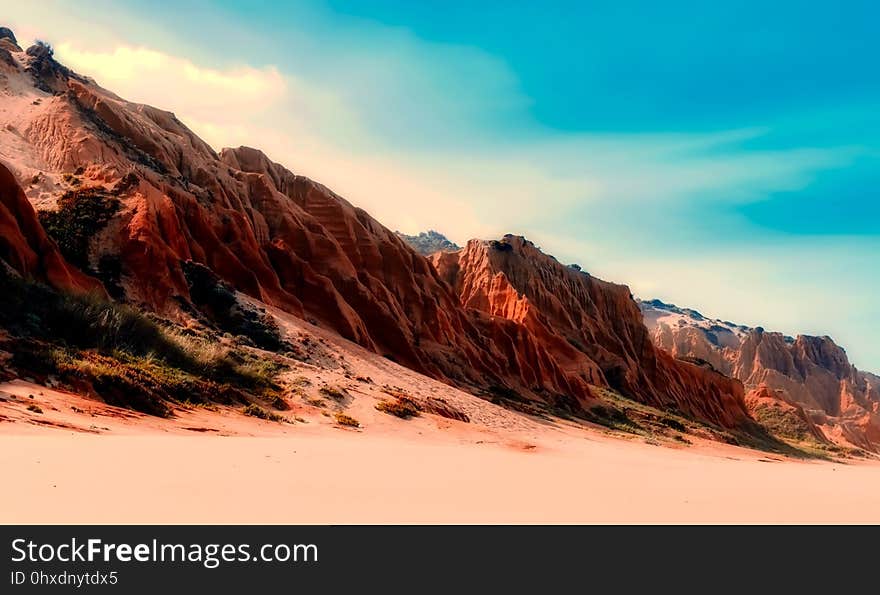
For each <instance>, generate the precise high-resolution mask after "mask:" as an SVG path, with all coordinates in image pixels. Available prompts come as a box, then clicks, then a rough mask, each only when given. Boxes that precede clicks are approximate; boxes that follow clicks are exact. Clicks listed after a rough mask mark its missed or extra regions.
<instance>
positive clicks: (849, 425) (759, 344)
mask: <svg viewBox="0 0 880 595" xmlns="http://www.w3.org/2000/svg"><path fill="white" fill-rule="evenodd" d="M639 305H640V307H641V310H642V315H643V317H644V321H645V324H646V326H647V328H648V329H649V331H650V333H651V338H652V340H653V341H654V343H655V344H656V345H657V346H658V347H660V348H661V349H664V350H666V351H668V352H669V353H671V354H672V355H673V356H674V357H677V358H687V359H690V360H698V361H703V362H706V363H707V364H708V365H711V366H712V367H713V368H714V369H716V370H718V371H720V372H722V373H723V374H726V375H728V376H731V377H733V378H737V379H739V380H741V381H742V382H743V384H744V385H745V387H746V389H747V390H749V391H750V395H751V398H750V397H749V396H747V398H746V400H747V402H748V401H750V402H752V404H753V405H752V406H751V407H750V408H751V410H752V413H753V414H756V413H758V412H756V410H755V405H756V404H762V405H765V406H766V405H767V404H768V403H769V402H770V401H769V400H770V399H773V400H776V401H778V402H782V403H784V404H786V408H785V410H786V411H789V412H793V414H794V415H795V416H797V417H798V418H800V419H801V420H803V421H804V422H805V424H806V425H808V426H814V427H815V428H816V429H817V430H818V431H819V432H820V433H821V436H822V437H823V438H824V439H826V440H828V441H831V442H836V443H843V444H851V445H855V446H858V447H860V448H866V449H869V450H877V449H878V448H880V382H878V380H880V379H878V377H877V376H875V375H873V374H870V373H866V372H862V371H860V370H858V369H857V368H856V367H855V366H853V365H852V364H850V362H849V359H848V357H847V355H846V352H845V351H844V350H843V349H842V348H841V347H840V346H838V345H837V344H836V343H835V342H834V341H833V340H832V339H831V338H830V337H812V336H806V335H799V336H797V337H788V336H785V335H783V334H781V333H774V332H768V331H765V330H764V329H763V328H761V327H756V328H749V327H747V326H743V325H736V324H733V323H731V322H727V321H722V320H713V319H709V318H706V317H705V316H703V315H702V314H700V313H699V312H696V311H695V310H689V309H685V308H678V307H676V306H673V305H670V304H664V303H663V302H661V301H659V300H650V301H641V302H639ZM755 416H756V417H760V416H759V415H755Z"/></svg>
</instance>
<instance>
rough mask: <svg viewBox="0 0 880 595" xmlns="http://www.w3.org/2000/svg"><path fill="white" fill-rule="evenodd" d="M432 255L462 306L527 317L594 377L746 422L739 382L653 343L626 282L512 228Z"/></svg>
mask: <svg viewBox="0 0 880 595" xmlns="http://www.w3.org/2000/svg"><path fill="white" fill-rule="evenodd" d="M432 262H433V263H434V266H435V267H436V268H437V270H438V271H439V273H440V275H441V277H442V278H443V279H444V280H445V281H446V282H447V283H448V284H449V285H450V286H451V287H453V288H454V290H455V293H456V294H457V295H458V297H459V300H460V301H461V304H462V306H464V307H465V308H466V309H468V310H478V311H481V312H485V313H486V314H488V315H490V316H492V317H493V318H500V319H505V320H509V321H512V322H515V323H517V324H520V325H522V326H523V327H525V328H526V329H528V330H529V331H530V332H531V334H532V335H533V336H536V337H539V338H540V341H541V343H542V344H543V345H545V346H547V348H548V349H550V350H551V352H552V353H553V355H554V358H555V359H556V361H558V362H560V363H561V364H562V366H563V367H564V369H566V370H569V371H571V372H573V373H575V374H577V375H579V376H581V377H582V378H584V379H585V380H586V381H587V382H589V383H590V384H592V385H596V386H601V387H610V388H612V389H614V390H615V391H617V392H619V393H621V394H623V395H624V396H627V397H630V398H632V399H635V400H638V401H641V402H643V403H647V404H650V405H654V406H656V407H660V408H663V409H671V410H677V411H681V412H683V413H685V414H687V415H690V416H693V417H697V418H700V419H705V420H709V421H712V422H714V423H717V424H719V425H721V426H723V427H739V426H743V425H745V424H746V423H747V422H748V414H747V413H746V409H745V404H744V401H743V392H742V386H741V385H740V384H739V382H736V381H732V380H730V379H729V378H726V377H725V376H723V375H721V374H719V373H716V372H714V371H712V370H708V369H706V368H703V367H700V366H697V365H693V364H690V363H687V362H680V361H676V360H675V359H673V358H672V357H670V356H669V355H668V354H666V353H665V352H663V351H661V350H658V349H656V348H655V347H654V345H653V344H652V343H651V340H650V337H649V336H648V333H647V330H646V328H645V326H644V324H643V323H642V319H641V314H640V312H639V308H638V306H637V304H636V302H635V301H634V300H633V297H632V295H631V294H630V291H629V288H628V287H626V286H625V285H617V284H614V283H609V282H607V281H602V280H601V279H597V278H595V277H593V276H592V275H590V274H588V273H586V272H583V271H580V270H577V269H575V268H572V267H569V266H564V265H562V264H560V263H559V262H558V261H557V260H556V259H555V258H553V257H552V256H548V255H546V254H544V253H543V252H541V251H540V249H538V248H537V247H536V246H535V245H534V244H533V243H532V242H530V241H528V240H526V239H525V238H522V237H519V236H512V235H507V236H504V237H503V238H502V239H501V240H497V241H496V240H492V241H481V240H471V241H470V242H468V244H467V246H465V247H464V248H463V249H462V250H460V251H458V252H446V253H438V254H435V255H433V256H432ZM510 357H517V358H523V359H526V358H529V354H528V353H516V354H514V353H511V354H510Z"/></svg>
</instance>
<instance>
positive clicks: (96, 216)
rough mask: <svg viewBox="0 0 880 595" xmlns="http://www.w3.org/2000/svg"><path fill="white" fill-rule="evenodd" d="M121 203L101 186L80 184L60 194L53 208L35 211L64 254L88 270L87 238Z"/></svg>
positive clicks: (101, 226)
mask: <svg viewBox="0 0 880 595" xmlns="http://www.w3.org/2000/svg"><path fill="white" fill-rule="evenodd" d="M120 206H121V203H120V202H119V199H118V198H116V197H114V196H111V195H110V194H108V193H107V192H106V191H105V190H104V189H103V188H82V189H78V190H71V191H69V192H66V193H65V194H64V195H62V196H61V198H59V199H58V208H57V209H56V210H54V211H49V210H40V211H38V213H37V215H38V217H39V219H40V223H42V224H43V227H44V228H45V230H46V233H48V234H49V236H50V237H51V238H52V239H53V240H55V243H56V244H58V247H59V248H60V249H61V253H62V254H63V255H64V257H65V258H66V259H67V260H68V261H70V262H71V263H73V264H74V265H76V266H77V267H79V268H80V269H82V270H86V271H87V270H89V242H90V240H91V239H92V238H93V237H94V236H95V234H97V233H98V232H99V231H101V230H102V229H104V227H105V226H106V225H107V223H108V222H109V221H110V219H111V218H112V217H113V215H115V214H116V213H117V212H118V211H119V209H120Z"/></svg>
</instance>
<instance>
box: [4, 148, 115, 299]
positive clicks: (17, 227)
mask: <svg viewBox="0 0 880 595" xmlns="http://www.w3.org/2000/svg"><path fill="white" fill-rule="evenodd" d="M0 265H3V266H4V267H6V268H7V269H11V270H12V271H14V272H15V273H16V274H18V275H21V276H22V277H24V278H26V279H31V280H36V281H41V282H44V283H48V284H49V285H52V286H53V287H55V288H57V289H62V290H65V291H73V292H98V293H103V287H102V285H101V283H100V282H99V281H97V280H96V279H93V278H91V277H88V276H86V275H84V274H83V273H82V272H80V271H78V270H77V269H76V268H74V267H73V266H71V265H70V264H68V263H67V262H66V261H65V259H64V257H63V256H62V255H61V252H60V251H59V250H58V246H57V245H56V244H55V242H53V241H52V240H50V239H49V237H48V236H47V235H46V232H45V231H44V230H43V227H42V226H41V225H40V222H39V221H38V220H37V215H36V213H35V212H34V208H33V207H32V206H31V204H30V203H29V202H28V200H27V197H25V195H24V192H23V191H22V189H21V188H20V187H19V185H18V183H17V182H16V180H15V177H14V176H13V175H12V173H11V172H10V171H9V169H7V168H6V166H4V165H2V164H0Z"/></svg>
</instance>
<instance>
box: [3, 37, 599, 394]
mask: <svg viewBox="0 0 880 595" xmlns="http://www.w3.org/2000/svg"><path fill="white" fill-rule="evenodd" d="M4 51H6V53H7V54H8V55H9V56H10V60H9V61H7V62H4V63H2V64H0V75H2V77H0V95H2V105H3V107H4V109H3V110H2V111H0V156H2V158H3V159H5V160H6V161H7V162H9V163H10V167H11V168H13V169H14V170H15V173H16V175H17V176H18V178H19V179H20V180H24V181H25V182H26V183H25V184H24V188H25V192H26V193H27V197H28V199H29V200H30V203H31V204H33V205H34V206H36V207H37V209H39V210H41V211H44V212H46V213H51V212H59V209H62V208H70V209H71V212H79V211H77V210H76V208H75V207H76V206H77V205H80V204H85V202H88V204H90V205H92V208H93V209H99V210H100V209H103V210H102V211H101V212H104V213H107V214H108V215H107V220H106V221H102V223H101V225H100V226H98V227H96V228H95V229H90V230H89V233H88V234H85V235H86V237H80V236H82V235H83V234H81V233H79V232H80V231H81V230H80V229H79V228H78V227H76V226H72V227H71V228H70V229H67V228H64V229H63V231H64V232H65V233H67V234H69V235H72V236H73V237H72V239H71V242H70V245H71V246H79V245H82V246H84V248H83V250H82V253H79V254H72V255H71V256H72V257H76V258H77V260H78V261H80V262H81V266H82V268H83V269H84V270H85V272H87V273H89V274H91V275H94V276H96V277H98V278H100V279H102V280H104V281H105V284H106V285H107V286H108V289H109V288H111V287H112V291H111V293H113V294H114V295H116V296H117V297H119V299H124V300H125V301H128V302H131V303H135V304H139V305H140V306H142V307H145V308H147V309H150V310H154V311H156V312H159V313H161V314H163V315H165V316H169V317H184V318H185V317H186V316H188V315H189V313H191V312H193V310H194V305H193V303H192V299H191V296H190V287H189V282H190V280H188V279H187V276H186V273H185V271H186V270H187V267H186V266H185V263H187V262H188V261H192V262H196V263H200V264H203V265H205V266H207V267H208V268H210V269H211V270H212V271H213V272H214V273H216V274H217V275H218V276H219V277H220V278H221V279H222V280H224V281H225V282H227V283H229V284H230V285H231V286H232V287H234V288H235V289H236V290H238V291H240V292H242V293H245V294H247V295H249V296H252V297H254V298H257V299H259V300H261V301H263V302H265V303H267V304H270V305H272V306H275V307H278V308H281V309H283V310H285V311H287V312H290V313H292V314H295V315H297V316H301V317H303V318H305V319H307V320H310V321H313V322H315V323H317V324H319V325H321V326H324V327H327V328H331V329H333V330H334V331H336V332H337V333H339V334H340V335H341V336H343V337H345V338H347V339H350V340H352V341H355V342H357V343H359V344H361V345H363V346H365V347H367V348H369V349H371V350H373V351H375V352H377V353H380V354H383V355H386V356H387V357H389V358H392V359H394V360H396V361H398V362H400V363H402V364H404V365H406V366H408V367H410V368H412V369H414V370H417V371H419V372H422V373H424V374H427V375H430V376H432V377H435V378H438V379H442V380H445V381H447V382H450V383H453V384H456V385H459V386H462V387H465V388H468V389H470V390H473V391H474V392H477V393H481V394H482V393H497V392H501V393H508V392H509V391H513V392H515V393H516V394H519V395H521V396H523V397H524V398H528V399H537V400H543V401H546V402H548V403H552V404H554V405H558V406H561V407H564V408H567V409H570V410H578V409H579V408H582V407H585V406H587V405H588V404H589V403H590V402H591V400H592V399H591V393H590V388H589V382H588V381H587V380H586V379H585V378H584V377H582V376H581V375H580V374H578V373H575V372H574V371H572V370H570V369H569V368H567V367H566V366H564V365H561V364H560V362H559V361H558V360H557V359H556V357H555V356H554V353H553V350H552V349H551V348H548V346H546V345H544V344H543V343H542V342H541V339H540V338H539V337H536V336H535V335H534V334H532V333H531V332H530V331H529V330H528V328H526V327H525V326H524V325H522V324H520V323H519V322H517V321H515V320H509V319H502V318H493V317H491V316H488V315H486V314H484V313H482V312H479V311H476V310H466V309H464V308H462V307H461V305H460V303H459V300H458V298H457V296H456V295H454V294H453V293H452V292H451V290H450V288H449V287H448V286H447V285H446V283H444V282H443V281H442V280H441V279H440V278H439V276H438V274H437V272H436V271H435V269H434V268H433V267H432V266H431V265H430V264H429V263H428V261H427V260H426V259H425V258H423V257H422V256H420V255H418V254H416V253H415V252H414V251H413V250H412V249H411V248H410V247H409V246H407V245H406V243H405V242H403V241H402V240H401V239H400V238H398V237H397V236H396V235H395V234H394V233H393V232H391V231H389V230H388V229H386V228H385V227H383V226H382V225H381V224H379V223H378V222H377V221H376V220H375V219H373V218H372V217H370V215H369V214H367V213H366V212H365V211H363V210H361V209H358V208H356V207H354V206H352V205H351V204H349V203H348V202H347V201H346V200H344V199H343V198H341V197H340V196H338V195H336V194H335V193H333V192H332V191H330V190H329V189H327V188H326V187H324V186H322V185H321V184H318V183H316V182H314V181H312V180H309V179H308V178H305V177H302V176H298V175H295V174H293V173H291V172H289V171H287V170H286V169H284V168H283V167H281V166H280V165H278V164H276V163H273V162H272V161H271V160H269V159H268V158H267V157H266V156H265V155H264V154H263V153H261V152H260V151H258V150H255V149H250V148H245V147H240V148H238V149H225V150H223V151H221V153H219V154H217V153H216V152H215V151H214V150H213V149H212V148H211V147H209V146H208V145H207V144H206V143H204V142H203V141H202V140H201V139H199V138H198V137H197V136H196V135H195V134H193V133H192V132H191V131H190V130H189V129H187V128H186V127H185V126H184V125H183V124H182V123H181V122H180V121H179V120H178V119H177V118H176V117H175V116H174V115H173V114H171V113H169V112H165V111H162V110H158V109H156V108H153V107H150V106H145V105H138V104H133V103H130V102H127V101H125V100H123V99H121V98H119V97H117V96H116V95H114V94H112V93H110V92H109V91H106V90H104V89H102V88H100V87H99V86H98V85H97V84H96V83H95V82H94V81H92V80H90V79H87V78H84V77H81V76H79V75H77V74H76V73H73V72H71V71H69V70H68V69H66V68H64V67H63V66H62V65H60V64H58V63H57V62H56V61H55V60H54V59H53V57H52V56H51V54H50V53H49V52H47V50H46V48H42V47H35V48H29V50H28V51H27V52H22V51H21V50H20V48H17V47H11V45H10V44H7V47H6V48H5V50H4ZM65 196H66V197H68V199H67V202H63V201H62V202H59V199H61V198H62V197H65ZM64 205H66V206H64ZM111 206H112V208H110V207H111ZM105 207H106V208H105ZM59 225H60V226H61V227H64V226H63V221H61V223H60V224H59ZM78 233H79V236H78V235H77V234H78ZM19 243H20V242H19ZM47 254H48V253H47ZM42 257H44V258H45V257H46V254H43V255H42ZM10 258H12V257H10ZM29 258H31V257H29ZM49 258H51V256H49ZM31 260H32V258H31ZM28 262H30V261H28ZM28 266H31V265H28Z"/></svg>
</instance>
